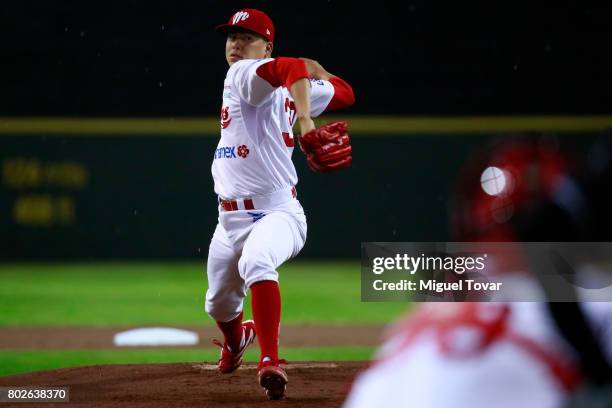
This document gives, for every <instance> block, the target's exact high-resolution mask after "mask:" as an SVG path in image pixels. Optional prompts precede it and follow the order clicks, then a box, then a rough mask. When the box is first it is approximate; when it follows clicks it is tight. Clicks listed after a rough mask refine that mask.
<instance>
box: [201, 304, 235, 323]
mask: <svg viewBox="0 0 612 408" xmlns="http://www.w3.org/2000/svg"><path fill="white" fill-rule="evenodd" d="M204 309H205V310H206V313H208V315H209V316H210V317H212V318H213V319H215V320H216V321H218V322H229V321H230V320H232V319H234V318H235V317H236V316H238V315H239V314H240V312H241V311H242V302H237V303H231V302H226V303H221V302H214V301H212V300H209V299H206V302H205V304H204Z"/></svg>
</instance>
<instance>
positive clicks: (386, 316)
mask: <svg viewBox="0 0 612 408" xmlns="http://www.w3.org/2000/svg"><path fill="white" fill-rule="evenodd" d="M279 272H280V284H281V291H282V298H283V322H284V323H292V324H299V323H315V324H316V323H334V324H345V323H384V322H388V321H389V320H392V319H393V318H395V317H397V316H398V315H399V314H400V313H402V312H403V311H405V310H406V309H407V306H408V305H407V304H404V303H362V302H361V301H360V271H359V263H358V262H306V261H302V262H297V261H296V262H290V263H288V264H287V265H285V266H283V267H282V268H281V269H280V271H279ZM205 291H206V275H205V268H204V265H203V264H199V263H89V264H14V265H8V264H4V265H0V325H4V326H7V325H11V326H13V325H28V326H33V325H38V326H62V325H79V326H91V325H95V326H104V325H151V324H157V325H160V324H161V325H172V326H177V325H200V324H204V325H210V324H212V321H211V319H210V318H209V317H208V316H207V315H206V314H205V313H204V310H203V305H204V294H205ZM246 306H247V307H245V311H246V315H247V316H248V315H249V314H250V302H249V300H248V299H247V305H246Z"/></svg>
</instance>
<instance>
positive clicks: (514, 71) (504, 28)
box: [0, 1, 612, 116]
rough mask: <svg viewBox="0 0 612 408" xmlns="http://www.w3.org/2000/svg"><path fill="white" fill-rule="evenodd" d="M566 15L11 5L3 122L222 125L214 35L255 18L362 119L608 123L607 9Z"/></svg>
mask: <svg viewBox="0 0 612 408" xmlns="http://www.w3.org/2000/svg"><path fill="white" fill-rule="evenodd" d="M534 3H535V2H534ZM560 3H561V2H559V4H554V5H545V4H541V3H539V2H538V4H537V5H536V4H529V5H526V4H523V3H504V4H503V5H501V4H499V3H498V2H491V3H490V4H489V6H487V7H484V8H483V6H482V5H481V4H479V5H469V4H464V3H463V2H460V3H457V4H445V3H439V2H431V1H410V2H405V3H402V4H395V3H386V5H385V3H384V2H376V3H375V4H376V6H374V4H372V3H370V4H368V3H364V4H361V3H359V4H357V3H351V2H337V1H327V2H303V3H299V4H298V3H292V2H257V1H253V2H223V1H183V2H165V3H158V2H133V1H132V2H130V1H108V2H104V3H97V2H80V3H76V2H74V3H72V2H65V1H34V2H17V1H12V2H3V4H2V5H1V6H0V11H1V19H2V24H1V27H2V31H4V34H3V35H2V40H1V41H2V64H1V65H0V87H1V89H2V94H3V97H2V98H0V116H30V115H34V116H49V115H61V116H216V115H217V113H218V109H219V103H220V100H221V84H222V80H223V77H224V74H225V71H226V69H227V66H226V63H225V60H224V40H223V39H222V38H220V37H219V36H217V35H216V33H215V32H214V31H213V27H214V26H215V25H216V24H219V23H222V22H225V21H226V20H227V19H228V18H229V16H230V15H231V14H232V13H233V12H235V11H236V10H237V9H239V8H241V7H244V6H246V7H256V8H260V9H262V10H264V11H267V12H268V13H269V14H270V16H271V17H272V19H273V20H274V22H275V24H276V29H277V39H276V44H275V46H276V49H275V51H276V52H275V55H286V56H306V57H310V58H314V59H317V60H319V61H320V62H321V63H322V64H323V65H324V66H325V67H326V68H327V69H328V70H329V71H330V72H332V73H336V74H338V75H340V76H342V77H344V78H345V79H347V80H348V81H349V82H350V83H351V84H352V85H353V86H354V88H355V91H356V96H357V104H356V105H355V107H354V108H353V109H352V110H351V113H358V114H407V115H449V114H450V115H474V114H540V113H542V114H545V113H547V114H548V113H552V114H582V113H609V112H610V105H611V103H610V93H611V91H612V86H611V80H610V72H612V64H611V63H610V57H609V54H610V38H612V35H611V34H612V25H611V24H610V21H611V19H610V13H609V10H608V7H606V6H601V5H600V6H594V5H589V4H587V3H584V2H581V3H575V4H573V5H568V3H563V4H560Z"/></svg>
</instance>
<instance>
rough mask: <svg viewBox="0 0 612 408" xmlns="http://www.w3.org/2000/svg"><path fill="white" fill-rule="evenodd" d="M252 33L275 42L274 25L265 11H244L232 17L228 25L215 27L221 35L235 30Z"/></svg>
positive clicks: (247, 9) (248, 9)
mask: <svg viewBox="0 0 612 408" xmlns="http://www.w3.org/2000/svg"><path fill="white" fill-rule="evenodd" d="M236 27H237V28H241V29H243V30H247V31H252V32H254V33H255V34H259V35H261V36H262V37H264V38H265V39H266V40H268V41H270V42H274V23H273V22H272V19H271V18H270V17H269V16H268V15H267V14H266V13H264V12H263V11H260V10H256V9H250V8H246V9H242V10H239V11H237V12H236V13H234V15H233V16H231V17H230V19H229V21H228V22H227V24H221V25H218V26H216V27H215V30H217V32H220V33H223V34H225V33H228V32H231V31H232V29H234V28H236Z"/></svg>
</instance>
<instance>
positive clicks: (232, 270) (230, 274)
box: [205, 197, 307, 322]
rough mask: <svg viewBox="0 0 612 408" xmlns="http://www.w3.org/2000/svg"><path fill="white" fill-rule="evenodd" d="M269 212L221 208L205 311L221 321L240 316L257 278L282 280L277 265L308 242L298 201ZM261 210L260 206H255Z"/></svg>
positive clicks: (211, 253) (211, 252) (210, 254)
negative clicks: (279, 277) (225, 209)
mask: <svg viewBox="0 0 612 408" xmlns="http://www.w3.org/2000/svg"><path fill="white" fill-rule="evenodd" d="M283 201H284V202H282V203H280V204H276V205H274V204H273V203H272V206H271V207H270V208H268V209H266V210H259V209H254V210H238V211H223V210H222V209H221V210H220V211H219V222H218V224H217V227H216V229H215V232H214V234H213V237H212V241H211V243H210V247H209V250H208V265H207V275H208V291H207V292H206V304H205V309H206V312H207V313H208V314H209V315H210V317H212V318H213V319H215V320H216V321H219V322H227V321H230V320H232V319H234V318H235V317H236V316H238V315H239V314H240V312H241V311H242V308H243V302H244V298H245V297H246V294H247V289H248V288H249V287H250V286H251V285H252V284H253V283H255V282H259V281H263V280H273V281H276V282H278V272H277V271H276V268H278V267H279V266H280V265H281V264H282V263H283V262H285V261H286V260H288V259H290V258H292V257H294V256H296V255H297V254H298V253H299V252H300V250H301V249H302V247H303V246H304V243H305V241H306V230H307V228H306V216H305V215H304V210H303V208H302V206H301V204H300V202H299V201H298V200H297V199H294V198H292V197H290V198H289V199H288V200H286V199H285V200H283ZM256 208H257V207H256Z"/></svg>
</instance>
